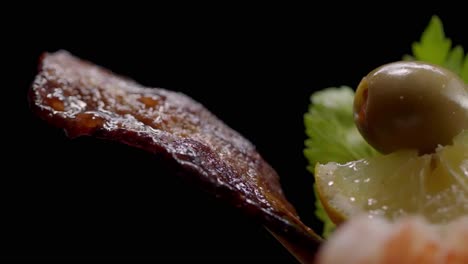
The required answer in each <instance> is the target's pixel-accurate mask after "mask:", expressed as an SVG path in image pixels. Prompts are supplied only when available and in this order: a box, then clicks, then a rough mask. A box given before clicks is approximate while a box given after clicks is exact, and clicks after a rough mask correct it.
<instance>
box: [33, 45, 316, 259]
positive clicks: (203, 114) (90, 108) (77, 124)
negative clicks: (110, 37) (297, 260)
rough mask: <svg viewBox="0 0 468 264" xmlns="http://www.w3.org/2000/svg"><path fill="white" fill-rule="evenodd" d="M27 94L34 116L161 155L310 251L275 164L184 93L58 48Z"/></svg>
mask: <svg viewBox="0 0 468 264" xmlns="http://www.w3.org/2000/svg"><path fill="white" fill-rule="evenodd" d="M29 99H30V103H31V106H32V109H33V111H34V112H35V113H36V114H37V115H38V116H39V117H41V118H42V119H44V120H45V121H47V122H49V123H50V124H52V125H54V126H56V127H59V128H63V129H64V130H65V132H66V133H67V135H68V136H70V137H72V138H73V137H78V136H93V137H97V138H102V139H107V140H113V141H117V142H121V143H124V144H127V145H130V146H133V147H137V148H140V149H143V150H146V151H147V152H149V153H154V154H159V155H162V156H163V157H164V158H165V159H166V160H167V161H168V162H170V163H173V164H175V165H176V166H175V167H176V168H177V170H178V171H179V172H183V175H185V176H186V177H190V179H192V180H193V181H194V182H195V183H196V184H198V185H199V186H201V187H202V188H203V189H205V190H207V191H209V192H211V193H213V194H214V195H216V196H218V197H219V198H220V199H223V200H224V201H227V202H229V203H230V204H232V205H234V206H236V207H238V208H240V209H241V210H243V211H244V212H245V213H246V214H247V215H249V216H250V217H253V218H254V219H256V220H257V221H260V223H262V224H264V225H265V226H266V227H267V228H268V229H269V230H271V231H272V232H274V233H276V234H278V235H279V236H282V237H284V238H285V239H286V240H288V241H290V242H292V243H293V244H295V245H297V246H299V247H303V248H306V249H309V250H310V252H314V251H315V249H316V247H317V245H318V242H319V241H320V238H319V237H318V236H317V235H316V234H315V233H314V232H313V231H312V230H311V229H310V228H308V227H307V226H305V225H304V224H303V223H302V222H301V221H300V220H299V217H298V215H297V213H296V211H295V210H294V208H293V206H291V204H290V203H289V202H288V201H287V200H286V198H285V197H284V195H283V192H282V189H281V186H280V184H279V180H278V176H277V174H276V172H275V171H274V169H272V168H271V167H270V166H269V165H268V164H267V163H266V162H265V161H264V160H263V159H262V157H261V156H260V155H259V154H258V153H257V152H256V151H255V147H254V146H253V145H252V144H251V143H250V142H249V141H248V140H246V139H245V138H243V137H242V136H241V135H240V134H238V133H237V132H236V131H234V130H232V129H231V128H229V127H228V126H226V125H225V124H224V123H223V122H222V121H221V120H219V119H218V118H216V117H215V116H214V115H213V114H211V113H210V112H209V111H208V110H206V109H205V108H204V107H203V106H202V105H200V104H199V103H197V102H195V101H194V100H192V99H190V98H189V97H187V96H185V95H183V94H180V93H176V92H171V91H167V90H164V89H159V88H146V87H143V86H141V85H139V84H138V83H136V82H134V81H132V80H129V79H126V78H123V77H121V76H117V75H115V74H113V73H112V72H110V71H108V70H105V69H103V68H101V67H98V66H96V65H93V64H92V63H90V62H86V61H83V60H80V59H78V58H76V57H74V56H72V55H70V54H69V53H67V52H65V51H59V52H56V53H46V54H44V55H43V56H42V57H41V60H40V65H39V73H38V75H37V76H36V78H35V80H34V83H33V85H32V89H31V91H30V98H29ZM155 169H157V168H155Z"/></svg>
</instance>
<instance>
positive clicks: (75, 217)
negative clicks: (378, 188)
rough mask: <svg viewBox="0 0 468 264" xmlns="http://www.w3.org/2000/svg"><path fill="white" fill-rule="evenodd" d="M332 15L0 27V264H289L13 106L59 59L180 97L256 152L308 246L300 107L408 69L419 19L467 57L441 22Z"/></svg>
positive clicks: (56, 14) (231, 214)
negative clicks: (386, 72)
mask: <svg viewBox="0 0 468 264" xmlns="http://www.w3.org/2000/svg"><path fill="white" fill-rule="evenodd" d="M337 8H338V6H336V7H334V8H330V9H321V8H318V7H316V6H310V7H285V6H281V5H277V6H261V7H253V6H223V7H221V6H215V5H207V6H183V5H181V6H177V7H175V8H174V7H171V8H168V7H162V6H160V7H159V6H149V5H148V6H147V7H141V6H140V7H139V8H135V7H129V6H118V8H116V6H115V5H114V4H113V5H112V7H111V6H103V8H97V7H96V6H94V5H90V4H88V5H85V4H81V5H77V6H73V5H70V6H50V7H49V6H47V7H35V6H30V7H28V8H27V9H28V12H25V11H21V12H20V13H21V15H22V16H21V17H15V19H12V20H9V21H5V23H4V25H6V26H7V27H8V28H9V29H8V32H7V33H11V35H9V36H8V37H5V39H4V42H5V43H6V44H11V45H9V46H8V48H7V49H6V50H5V51H4V52H5V53H6V54H5V55H13V56H12V58H13V61H12V62H11V63H9V64H6V66H7V67H8V68H9V70H8V71H6V76H4V78H7V79H10V80H13V81H14V84H13V85H7V87H3V90H2V92H3V93H6V94H7V96H5V95H2V96H3V101H4V104H3V107H4V108H6V109H5V111H4V115H3V126H4V129H2V132H3V133H4V134H5V135H4V136H3V143H4V144H3V145H4V148H3V149H4V153H5V154H6V156H7V158H6V159H4V161H3V163H4V166H5V170H4V172H3V173H2V176H1V177H2V185H1V188H2V189H3V191H2V192H1V195H2V199H1V201H0V203H1V208H2V209H1V210H2V213H1V218H3V219H2V220H3V221H2V222H3V224H2V225H1V229H0V230H1V231H0V232H1V234H0V241H1V243H2V245H3V246H2V247H0V250H1V254H0V255H1V257H2V258H6V259H17V260H28V259H29V260H31V259H32V260H36V259H78V260H91V259H98V260H119V259H123V260H157V261H162V260H165V261H187V262H193V261H196V260H200V261H204V262H207V261H210V260H212V261H217V262H228V261H234V262H248V261H256V262H259V261H268V262H273V261H277V262H283V263H295V260H294V258H293V257H291V256H290V255H289V253H288V252H287V251H286V250H285V249H283V248H282V246H281V245H280V244H279V243H278V242H277V241H276V240H274V238H273V237H271V235H270V234H269V233H268V232H267V231H265V230H264V229H263V228H262V227H261V225H260V224H259V223H255V222H252V221H251V220H250V219H248V218H245V217H244V216H243V215H242V214H240V213H239V212H238V211H237V209H235V208H231V207H230V206H227V205H225V204H224V203H223V202H221V201H218V200H217V199H216V198H214V197H212V196H211V195H209V194H206V193H204V192H202V191H200V190H199V189H197V188H195V187H193V186H191V185H190V184H189V183H186V182H184V181H183V180H181V179H179V178H176V177H174V175H171V174H170V173H168V172H166V171H165V170H164V169H163V168H161V167H160V166H156V165H157V163H155V160H154V158H153V157H151V156H149V155H147V154H146V153H143V152H141V151H138V150H134V149H131V148H129V147H126V146H121V145H118V144H114V143H108V142H102V141H98V140H95V139H90V138H80V139H75V140H69V139H67V138H66V137H65V136H64V134H63V132H62V131H60V130H57V129H54V128H51V127H49V126H48V125H46V124H45V123H44V122H42V121H41V120H38V119H37V118H36V117H34V116H33V115H32V114H31V113H30V111H29V108H28V104H27V100H26V93H27V90H28V88H29V86H30V84H31V82H32V80H33V78H34V75H35V74H36V66H37V60H38V57H39V55H40V54H41V53H42V52H44V51H56V50H58V49H66V50H68V51H70V52H71V53H73V54H75V55H77V56H79V57H82V58H84V59H87V60H91V61H93V62H95V63H97V64H99V65H102V66H104V67H107V68H109V69H111V70H113V71H114V72H116V73H119V74H122V75H126V76H130V77H131V78H133V79H135V80H136V81H138V82H140V83H142V84H144V85H147V86H152V87H163V88H166V89H170V90H174V91H181V92H184V93H186V94H188V95H190V96H191V97H193V98H194V99H196V100H197V101H199V102H201V103H202V104H204V105H205V106H206V107H207V108H208V109H209V110H211V111H212V112H213V113H214V114H216V115H217V116H218V117H220V118H221V119H222V120H224V121H225V122H226V123H227V124H228V125H229V126H231V127H232V128H234V129H236V130H237V131H239V132H240V133H241V134H243V135H244V136H245V137H246V138H248V139H249V140H250V141H252V142H253V143H254V144H255V145H256V146H257V149H258V151H259V152H260V153H261V154H262V156H263V157H264V158H265V159H266V160H267V161H268V162H269V163H270V164H271V165H272V166H273V167H274V168H275V169H276V170H277V172H278V174H279V175H280V177H281V183H282V185H283V188H284V191H285V193H286V195H287V197H288V199H289V200H290V201H291V202H292V204H294V205H295V207H296V208H297V210H298V211H299V214H300V215H301V217H302V219H303V221H304V222H305V223H306V224H308V225H310V226H312V227H314V228H316V229H318V230H320V224H319V223H318V222H316V221H315V219H314V216H313V210H314V208H313V194H312V183H313V177H312V175H311V174H310V173H308V172H307V171H306V169H305V167H306V165H307V162H306V160H305V159H304V157H303V155H302V150H303V142H304V140H305V134H304V126H303V119H302V118H303V114H304V113H305V112H306V111H307V107H308V103H309V96H310V94H311V93H312V92H313V91H314V90H319V89H323V88H326V87H329V86H340V85H349V86H351V87H355V86H356V85H357V84H358V83H359V81H360V79H361V77H362V76H363V75H365V74H366V73H367V72H369V71H370V70H372V69H373V68H375V67H377V66H379V65H381V64H384V63H387V62H391V61H396V60H399V59H400V58H401V56H402V55H403V54H405V53H410V52H411V50H410V46H411V43H412V42H413V41H415V40H418V39H419V37H420V34H421V33H422V31H423V29H424V28H425V26H426V25H427V23H428V22H429V19H430V17H431V15H433V14H438V15H439V16H440V17H441V19H442V21H443V22H444V25H445V29H446V34H447V36H449V37H451V38H452V40H453V42H454V43H455V44H462V45H464V46H465V47H468V34H467V31H466V27H465V30H462V29H463V27H464V26H463V25H464V24H466V20H465V19H464V18H463V16H460V15H455V12H454V11H453V10H452V11H444V12H442V11H440V10H425V11H421V10H420V11H418V12H414V11H410V10H406V9H405V8H404V7H401V8H399V9H400V11H398V12H394V13H389V14H383V13H384V12H383V10H384V9H385V7H382V8H381V9H380V10H376V11H373V10H371V11H365V12H359V13H357V12H354V11H349V12H347V11H343V12H337ZM339 9H343V10H346V8H344V7H340V8H339ZM454 9H457V8H454ZM21 10H25V9H21ZM12 12H13V11H12ZM10 46H11V47H10ZM4 73H5V72H4ZM10 93H11V94H10ZM10 98H13V100H10ZM155 164H156V165H155Z"/></svg>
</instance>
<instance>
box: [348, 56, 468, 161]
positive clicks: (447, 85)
mask: <svg viewBox="0 0 468 264" xmlns="http://www.w3.org/2000/svg"><path fill="white" fill-rule="evenodd" d="M354 121H355V123H356V125H357V127H358V129H359V131H360V133H361V134H362V135H363V137H364V138H365V139H366V140H367V142H368V143H369V144H370V145H371V146H373V147H374V148H375V149H377V150H379V151H380V152H382V153H391V152H393V151H396V150H400V149H417V150H419V153H421V154H424V153H431V152H433V151H434V150H435V148H436V147H437V146H438V145H447V144H451V142H452V138H453V137H454V136H456V135H457V134H459V133H460V132H461V131H462V130H464V129H468V87H467V85H466V84H465V83H464V82H463V80H461V79H460V78H459V77H458V76H457V75H456V74H454V73H453V72H451V71H449V70H447V69H444V68H441V67H438V66H435V65H432V64H427V63H422V62H403V61H401V62H394V63H390V64H386V65H383V66H381V67H379V68H377V69H375V70H373V71H372V72H370V73H369V74H368V75H367V76H366V77H364V78H363V79H362V81H361V82H360V83H359V86H358V88H357V91H356V95H355V98H354Z"/></svg>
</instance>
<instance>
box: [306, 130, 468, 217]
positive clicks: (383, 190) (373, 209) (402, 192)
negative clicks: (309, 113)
mask: <svg viewBox="0 0 468 264" xmlns="http://www.w3.org/2000/svg"><path fill="white" fill-rule="evenodd" d="M315 180H316V184H317V191H318V194H319V197H320V200H321V201H322V203H323V205H324V208H325V209H326V211H327V213H328V214H329V215H330V218H331V219H332V220H333V221H334V222H335V223H340V222H342V221H343V220H345V219H347V218H349V217H350V216H352V215H355V214H359V213H363V212H365V213H367V214H369V216H370V217H373V216H385V217H387V218H389V219H395V218H398V217H400V216H403V215H410V214H418V215H423V216H425V218H426V219H427V220H428V221H429V222H432V223H445V222H449V221H450V220H452V219H455V218H457V217H459V216H462V215H468V131H462V132H461V133H460V134H459V135H458V136H457V137H455V138H454V140H453V144H452V145H447V146H444V147H439V148H437V150H436V151H435V153H433V154H428V155H423V156H418V153H417V151H416V150H414V151H412V150H402V151H397V152H394V153H392V154H389V155H384V156H377V157H373V158H369V159H362V160H357V161H352V162H348V163H345V164H338V163H333V162H331V163H327V164H317V166H316V168H315Z"/></svg>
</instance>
